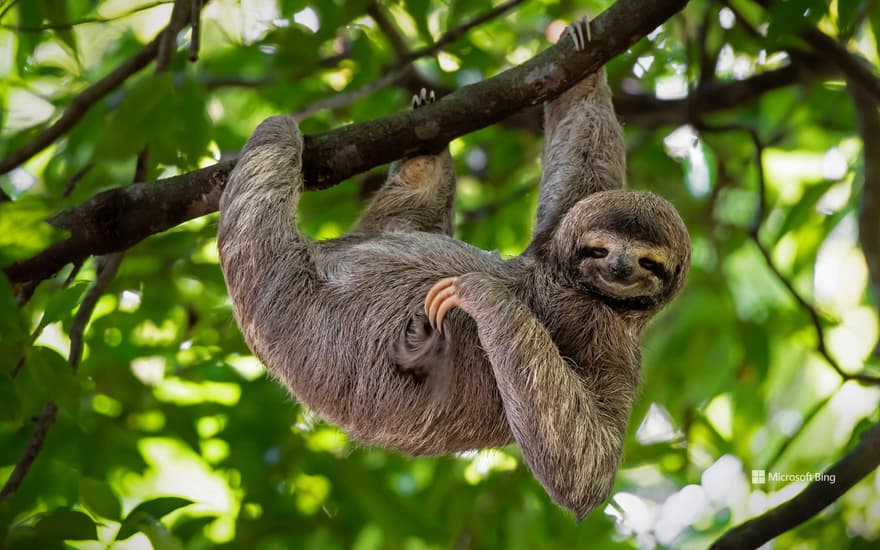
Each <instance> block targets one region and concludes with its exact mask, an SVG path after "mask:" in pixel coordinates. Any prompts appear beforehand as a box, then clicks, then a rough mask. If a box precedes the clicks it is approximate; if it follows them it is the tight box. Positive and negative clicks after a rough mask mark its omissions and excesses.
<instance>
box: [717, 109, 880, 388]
mask: <svg viewBox="0 0 880 550" xmlns="http://www.w3.org/2000/svg"><path fill="white" fill-rule="evenodd" d="M700 130H703V131H708V132H745V133H746V134H747V135H748V136H749V138H750V139H751V140H752V143H753V144H754V147H755V168H756V169H757V171H758V204H757V206H756V207H755V214H754V217H753V218H752V223H751V224H750V225H749V227H748V234H749V237H750V238H751V239H752V242H754V243H755V246H756V247H757V248H758V251H759V252H760V253H761V256H762V257H763V258H764V263H765V264H766V265H767V268H768V269H769V270H770V271H771V272H772V273H773V275H774V277H776V280H778V281H779V282H780V283H782V286H784V287H785V290H786V291H787V292H788V294H789V296H791V297H792V298H793V299H794V301H795V302H797V303H798V305H799V306H800V307H801V309H803V310H804V311H806V312H807V314H808V315H809V317H810V322H811V323H812V325H813V329H814V330H815V332H816V351H817V352H818V353H819V355H821V356H822V358H823V359H825V362H826V363H828V364H829V365H830V366H831V368H832V369H834V371H835V372H836V373H837V374H838V375H839V376H840V377H841V378H842V379H843V380H853V381H855V382H858V383H860V384H866V385H868V384H873V385H880V377H878V376H872V375H869V374H853V373H848V372H846V371H845V370H843V368H842V367H841V366H840V363H838V362H837V359H835V358H834V357H833V356H832V355H831V353H830V352H829V351H828V346H827V343H826V341H825V329H824V327H823V325H822V318H821V316H820V315H819V311H818V310H817V309H816V307H815V306H814V305H813V304H811V303H810V302H808V301H807V299H806V298H804V297H803V296H802V295H801V293H800V292H798V290H797V289H796V288H795V287H794V284H793V283H792V282H791V281H790V280H789V278H788V277H786V276H785V275H784V274H783V273H782V272H781V271H780V270H779V267H778V266H777V265H776V262H774V261H773V255H772V254H771V253H770V250H769V249H768V248H767V246H766V245H765V244H764V243H763V242H762V241H761V237H760V230H761V224H762V223H763V221H764V216H765V213H766V208H767V206H766V200H767V199H766V189H767V184H766V180H765V177H764V143H763V142H762V141H761V138H760V136H758V133H757V132H756V131H755V129H754V128H750V127H748V126H742V125H727V126H708V125H700Z"/></svg>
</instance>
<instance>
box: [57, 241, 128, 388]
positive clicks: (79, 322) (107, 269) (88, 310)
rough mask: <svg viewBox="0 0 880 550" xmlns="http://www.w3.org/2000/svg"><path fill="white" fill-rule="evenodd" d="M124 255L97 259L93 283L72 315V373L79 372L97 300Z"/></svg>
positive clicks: (117, 268)
mask: <svg viewBox="0 0 880 550" xmlns="http://www.w3.org/2000/svg"><path fill="white" fill-rule="evenodd" d="M124 255H125V252H114V253H113V254H107V255H105V256H101V257H100V258H99V259H98V268H97V275H96V277H95V282H94V283H92V286H91V287H89V290H88V292H86V295H85V296H84V297H83V299H82V302H80V304H79V309H77V310H76V315H74V317H73V322H72V323H71V324H70V333H69V335H70V354H69V355H68V358H67V360H68V362H69V363H70V368H72V369H73V372H77V371H78V370H79V364H80V362H81V361H82V353H83V336H84V334H85V329H86V325H88V323H89V320H90V319H91V318H92V313H94V311H95V306H96V305H97V304H98V299H99V298H101V296H103V295H104V292H106V291H107V287H108V286H110V283H111V282H112V281H113V278H114V277H115V276H116V273H117V272H118V271H119V264H120V263H121V262H122V257H123V256H124Z"/></svg>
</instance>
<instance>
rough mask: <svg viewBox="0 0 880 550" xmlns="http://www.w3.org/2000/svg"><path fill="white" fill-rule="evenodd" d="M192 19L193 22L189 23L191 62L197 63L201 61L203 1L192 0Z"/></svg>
mask: <svg viewBox="0 0 880 550" xmlns="http://www.w3.org/2000/svg"><path fill="white" fill-rule="evenodd" d="M190 17H191V18H192V20H191V21H190V23H189V27H190V39H189V60H190V61H192V62H196V61H198V60H199V46H200V44H201V35H202V0H192V8H190Z"/></svg>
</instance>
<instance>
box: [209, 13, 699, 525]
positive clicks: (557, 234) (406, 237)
mask: <svg viewBox="0 0 880 550" xmlns="http://www.w3.org/2000/svg"><path fill="white" fill-rule="evenodd" d="M586 25H587V23H586V22H585V21H584V22H581V23H576V24H574V25H573V26H571V27H569V35H570V36H571V41H570V42H571V43H570V44H568V45H565V46H563V47H568V48H570V49H573V50H575V51H580V50H582V49H583V47H584V44H585V39H584V34H585V32H588V29H587V28H586ZM423 99H424V96H423V97H422V98H417V101H416V103H421V102H422V100H423ZM545 126H546V144H545V148H544V168H543V177H542V181H541V187H540V203H539V207H538V215H537V223H536V226H535V230H534V238H533V240H532V243H531V244H530V245H529V247H528V248H527V250H526V251H525V252H524V253H523V254H522V255H521V256H519V257H516V258H512V259H502V258H500V257H499V256H498V255H497V254H495V253H491V252H486V251H483V250H480V249H478V248H475V247H473V246H470V245H468V244H466V243H463V242H460V241H457V240H455V239H453V238H452V237H451V236H450V235H451V232H452V207H453V199H454V192H455V180H454V174H453V167H452V159H451V157H450V155H449V153H448V150H447V151H445V152H443V153H441V154H438V155H427V156H418V157H415V158H410V159H406V160H402V161H397V162H395V163H394V164H392V166H391V170H390V174H389V177H388V181H387V183H386V184H385V186H384V187H383V188H382V189H381V190H380V191H379V192H378V194H377V195H376V197H375V198H374V199H373V200H372V202H371V204H370V205H369V207H368V208H367V209H366V211H365V213H364V214H363V216H362V218H361V219H360V221H359V222H358V223H357V225H356V227H355V228H354V229H353V230H352V231H351V232H350V233H349V234H347V235H345V236H343V237H340V238H338V239H333V240H327V241H321V242H312V241H310V240H309V239H308V238H306V237H305V236H304V235H303V234H302V233H301V232H300V231H299V230H298V228H297V225H296V221H295V212H296V207H297V202H298V200H299V197H300V194H301V192H302V190H303V176H302V164H301V155H302V150H303V142H302V136H301V134H300V131H299V129H298V128H297V126H296V123H295V122H294V121H293V119H291V118H289V117H272V118H269V119H267V120H266V121H264V122H263V123H262V124H260V126H259V127H258V128H257V129H256V130H255V131H254V134H253V135H252V136H251V137H250V139H249V140H248V142H247V145H246V146H245V148H244V151H243V152H242V155H241V159H240V160H239V162H238V165H237V166H236V168H235V170H234V172H233V173H232V176H231V177H230V180H229V183H228V184H227V187H226V189H225V191H224V194H223V197H222V200H221V203H220V212H221V215H220V224H219V230H218V243H219V249H220V260H221V265H222V268H223V273H224V276H225V278H226V283H227V285H228V287H229V293H230V295H231V297H232V303H233V306H234V311H235V317H236V319H237V321H238V324H239V326H240V327H241V330H242V332H243V333H244V337H245V340H246V342H247V343H248V345H249V346H250V348H251V350H253V352H254V353H255V354H256V355H257V357H259V358H260V359H261V360H262V361H263V363H265V365H266V367H267V368H268V369H269V372H270V373H271V374H272V375H273V376H275V377H277V378H278V379H279V380H280V381H282V382H283V383H284V384H285V385H286V386H287V387H288V388H289V389H290V390H291V391H292V392H293V394H294V395H296V397H297V398H299V399H300V400H301V401H302V402H303V403H304V404H306V405H308V406H309V407H310V408H311V409H312V410H314V411H315V412H316V413H318V414H319V415H320V416H321V417H323V418H325V419H327V420H328V421H330V422H333V423H336V424H338V425H340V426H342V427H343V428H344V429H345V430H346V431H347V432H348V433H349V434H350V435H351V436H352V437H353V438H354V439H356V440H358V441H361V442H364V443H367V444H373V445H381V446H384V447H390V448H392V449H397V450H399V451H403V452H406V453H412V454H443V453H451V452H456V451H464V450H469V449H479V448H485V447H497V446H501V445H507V444H509V443H511V442H512V441H516V442H517V443H518V444H519V446H520V447H521V449H522V453H523V456H524V457H525V461H526V463H527V464H528V466H529V468H530V469H531V471H532V472H533V474H534V475H535V477H536V478H537V479H538V480H539V481H540V483H541V484H542V485H543V486H544V488H545V489H546V490H547V492H548V493H549V494H550V496H551V497H552V498H553V500H555V501H556V502H557V503H559V504H560V505H562V506H564V507H566V508H568V509H570V510H572V511H573V512H574V513H575V514H576V516H577V517H578V518H582V517H583V516H585V515H586V514H587V513H588V512H589V511H591V510H592V509H593V508H595V507H596V506H598V505H599V504H600V503H601V502H602V501H603V500H604V499H605V498H606V497H607V496H608V494H609V493H610V491H611V489H612V485H613V482H614V477H615V474H616V472H617V468H618V464H619V461H620V455H621V448H622V441H623V437H624V431H625V429H626V424H627V417H628V414H629V411H630V407H631V404H632V402H633V399H634V397H635V394H636V390H637V386H638V381H639V370H640V361H641V359H640V352H639V338H640V335H641V333H642V330H643V328H644V326H645V324H646V323H647V321H648V320H649V319H650V318H651V317H652V316H653V315H654V314H655V313H657V311H658V310H659V309H660V308H661V307H663V306H664V305H665V304H667V303H668V302H669V301H670V300H671V299H672V297H673V296H674V295H675V294H676V293H677V292H678V291H679V289H680V288H681V286H682V284H683V282H684V279H685V274H686V272H687V270H688V266H689V260H690V245H689V239H688V234H687V231H686V229H685V226H684V224H683V222H682V220H681V218H680V217H679V216H678V214H677V213H676V211H675V209H674V208H673V207H672V206H671V205H670V204H669V203H668V202H666V201H665V200H663V199H662V198H660V197H657V196H655V195H652V194H650V193H645V192H634V191H626V190H624V189H623V187H624V170H625V166H624V164H625V159H624V154H625V150H624V145H623V137H622V132H621V128H620V125H619V124H618V122H617V119H616V117H615V114H614V110H613V107H612V104H611V92H610V90H609V88H608V85H607V83H606V82H605V75H604V70H602V71H599V72H598V73H596V74H594V75H592V76H588V77H587V78H585V79H584V80H583V81H582V82H580V83H579V84H577V85H576V86H574V87H573V88H571V89H570V90H569V91H567V92H565V93H564V94H562V95H561V96H559V97H558V98H557V99H554V100H553V101H550V102H549V103H548V104H547V105H546V112H545ZM435 285H436V286H435ZM453 306H457V308H456V309H452V310H451V311H450V308H452V307H453ZM447 311H448V313H447ZM444 316H445V320H444V319H443V318H444ZM435 326H436V327H438V329H439V328H442V334H441V333H440V331H439V330H435V329H434V328H433V327H435Z"/></svg>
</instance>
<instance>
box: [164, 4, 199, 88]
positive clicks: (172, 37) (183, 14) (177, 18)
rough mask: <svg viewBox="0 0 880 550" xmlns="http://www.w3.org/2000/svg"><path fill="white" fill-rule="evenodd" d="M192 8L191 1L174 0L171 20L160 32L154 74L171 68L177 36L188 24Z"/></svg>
mask: <svg viewBox="0 0 880 550" xmlns="http://www.w3.org/2000/svg"><path fill="white" fill-rule="evenodd" d="M192 7H193V4H192V3H191V0H174V8H173V9H172V10H171V20H170V21H169V22H168V26H167V27H165V30H164V31H162V36H161V41H160V42H159V51H158V52H157V53H156V74H158V73H164V72H166V71H167V70H168V68H169V67H171V61H172V60H173V59H174V52H175V51H176V50H177V34H178V33H179V32H180V30H181V29H183V28H184V27H185V26H186V25H187V24H188V23H189V21H190V9H192Z"/></svg>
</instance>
